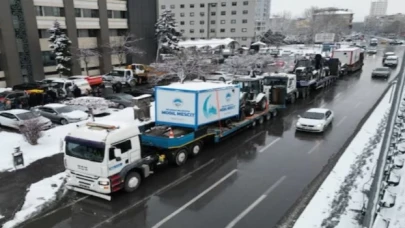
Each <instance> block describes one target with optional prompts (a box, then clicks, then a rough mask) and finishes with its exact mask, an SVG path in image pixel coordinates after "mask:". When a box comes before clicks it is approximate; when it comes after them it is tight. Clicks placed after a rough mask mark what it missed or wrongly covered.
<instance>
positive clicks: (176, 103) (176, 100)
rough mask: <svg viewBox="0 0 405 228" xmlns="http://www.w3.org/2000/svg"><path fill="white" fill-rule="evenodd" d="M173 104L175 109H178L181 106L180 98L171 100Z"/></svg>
mask: <svg viewBox="0 0 405 228" xmlns="http://www.w3.org/2000/svg"><path fill="white" fill-rule="evenodd" d="M173 104H174V106H176V107H180V106H182V105H183V101H182V100H181V99H180V98H176V99H174V100H173Z"/></svg>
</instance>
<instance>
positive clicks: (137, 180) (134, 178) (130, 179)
mask: <svg viewBox="0 0 405 228" xmlns="http://www.w3.org/2000/svg"><path fill="white" fill-rule="evenodd" d="M141 180H142V179H141V175H139V173H137V172H130V173H128V174H127V176H126V177H125V182H124V190H125V191H126V192H133V191H135V190H136V189H137V188H138V187H139V185H140V184H141Z"/></svg>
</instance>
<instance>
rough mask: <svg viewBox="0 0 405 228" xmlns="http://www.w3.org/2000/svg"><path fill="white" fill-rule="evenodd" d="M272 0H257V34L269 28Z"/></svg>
mask: <svg viewBox="0 0 405 228" xmlns="http://www.w3.org/2000/svg"><path fill="white" fill-rule="evenodd" d="M270 7H271V0H256V8H255V36H256V37H258V36H260V35H261V34H262V33H265V32H266V31H267V30H268V29H269V28H270V25H269V20H270Z"/></svg>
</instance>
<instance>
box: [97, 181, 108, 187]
mask: <svg viewBox="0 0 405 228" xmlns="http://www.w3.org/2000/svg"><path fill="white" fill-rule="evenodd" d="M98 184H99V185H103V186H106V185H110V183H109V182H108V181H99V182H98Z"/></svg>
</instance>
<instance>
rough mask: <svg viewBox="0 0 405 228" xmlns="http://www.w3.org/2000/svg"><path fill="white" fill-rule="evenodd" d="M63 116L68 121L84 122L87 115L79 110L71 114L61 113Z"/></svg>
mask: <svg viewBox="0 0 405 228" xmlns="http://www.w3.org/2000/svg"><path fill="white" fill-rule="evenodd" d="M63 115H64V116H65V117H67V118H69V119H81V120H85V119H87V118H88V114H87V113H85V112H83V111H80V110H75V111H72V112H66V113H63Z"/></svg>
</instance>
